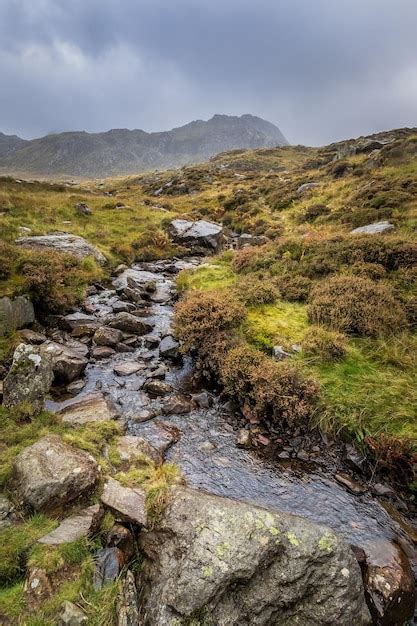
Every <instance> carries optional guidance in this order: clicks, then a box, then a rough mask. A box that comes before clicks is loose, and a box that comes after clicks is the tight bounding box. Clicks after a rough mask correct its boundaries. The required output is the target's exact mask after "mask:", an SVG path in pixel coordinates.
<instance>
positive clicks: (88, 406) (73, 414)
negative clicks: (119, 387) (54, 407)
mask: <svg viewBox="0 0 417 626" xmlns="http://www.w3.org/2000/svg"><path fill="white" fill-rule="evenodd" d="M118 414H119V412H118V410H117V408H116V407H115V405H114V404H113V403H112V402H111V400H109V399H108V398H105V397H104V396H103V394H102V393H99V392H94V393H89V394H87V395H84V396H83V397H82V398H81V399H80V400H78V401H76V402H72V403H71V404H69V405H67V406H65V407H64V408H63V409H61V410H60V411H58V413H57V415H59V416H60V417H61V419H62V421H63V422H65V423H66V424H70V425H71V426H84V424H90V423H91V422H108V421H110V420H113V419H116V417H118Z"/></svg>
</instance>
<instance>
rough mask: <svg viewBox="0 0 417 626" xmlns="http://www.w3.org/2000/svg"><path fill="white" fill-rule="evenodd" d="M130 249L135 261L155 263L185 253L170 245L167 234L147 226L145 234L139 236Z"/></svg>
mask: <svg viewBox="0 0 417 626" xmlns="http://www.w3.org/2000/svg"><path fill="white" fill-rule="evenodd" d="M132 248H133V250H134V255H135V260H136V261H155V260H158V259H164V258H167V257H172V256H175V255H178V254H182V253H184V252H185V250H184V248H182V247H181V246H178V245H176V244H174V243H172V241H171V240H170V238H169V237H168V235H167V233H166V232H164V231H163V230H161V229H160V228H157V227H156V226H149V228H148V230H147V231H146V232H144V233H142V234H141V235H139V237H138V239H137V240H136V241H134V242H133V243H132Z"/></svg>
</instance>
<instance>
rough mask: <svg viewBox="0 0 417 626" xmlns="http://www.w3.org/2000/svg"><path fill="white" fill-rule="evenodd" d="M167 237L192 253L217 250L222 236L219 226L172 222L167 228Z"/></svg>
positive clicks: (199, 221)
mask: <svg viewBox="0 0 417 626" xmlns="http://www.w3.org/2000/svg"><path fill="white" fill-rule="evenodd" d="M168 235H169V236H170V237H171V239H172V240H173V241H175V242H176V243H179V244H181V245H183V246H186V247H189V248H192V249H193V252H200V251H202V252H203V251H204V250H205V251H206V252H207V250H210V249H211V250H217V249H218V248H220V247H221V244H222V241H223V238H224V235H223V227H222V226H220V224H214V223H213V222H206V221H205V220H197V221H196V222H191V221H188V220H173V221H172V222H171V223H170V225H169V226H168Z"/></svg>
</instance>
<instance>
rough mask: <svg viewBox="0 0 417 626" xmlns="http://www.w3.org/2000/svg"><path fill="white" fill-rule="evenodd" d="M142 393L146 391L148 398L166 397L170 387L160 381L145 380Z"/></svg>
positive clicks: (170, 389)
mask: <svg viewBox="0 0 417 626" xmlns="http://www.w3.org/2000/svg"><path fill="white" fill-rule="evenodd" d="M143 389H144V391H146V392H147V393H148V394H149V395H150V396H153V397H155V398H156V397H158V396H166V395H167V394H168V393H171V391H172V387H171V385H168V383H165V382H164V381H162V380H153V379H151V380H147V381H146V382H145V384H144V385H143Z"/></svg>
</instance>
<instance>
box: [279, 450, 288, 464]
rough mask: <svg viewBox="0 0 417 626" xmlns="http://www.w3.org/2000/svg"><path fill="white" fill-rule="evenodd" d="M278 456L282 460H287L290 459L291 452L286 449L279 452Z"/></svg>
mask: <svg viewBox="0 0 417 626" xmlns="http://www.w3.org/2000/svg"><path fill="white" fill-rule="evenodd" d="M278 458H279V459H280V460H281V461H286V460H287V459H289V458H290V453H289V452H287V451H286V450H282V452H280V453H279V454H278Z"/></svg>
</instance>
